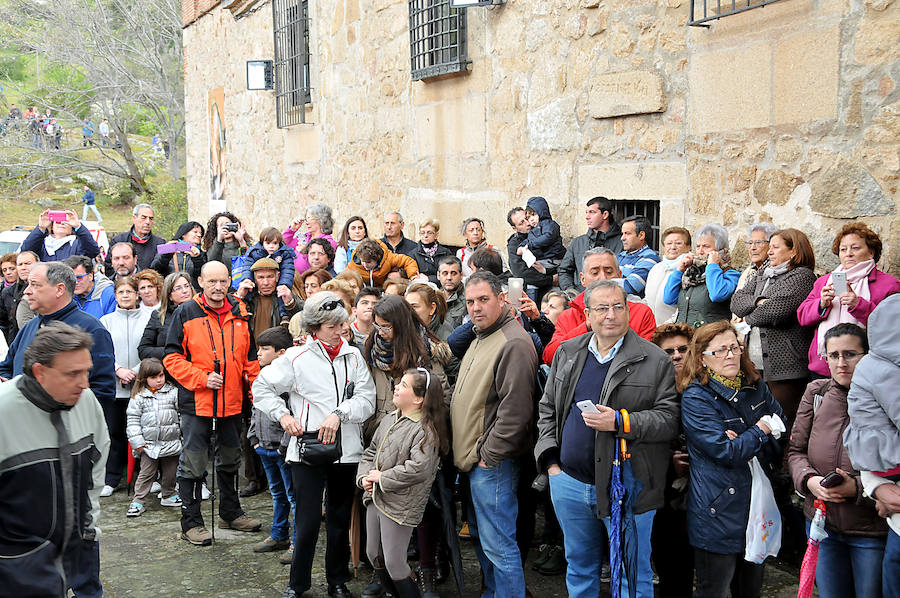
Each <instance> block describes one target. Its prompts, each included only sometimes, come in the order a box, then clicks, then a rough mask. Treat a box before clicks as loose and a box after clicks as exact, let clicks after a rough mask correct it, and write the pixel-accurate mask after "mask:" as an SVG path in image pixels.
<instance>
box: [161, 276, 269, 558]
mask: <svg viewBox="0 0 900 598" xmlns="http://www.w3.org/2000/svg"><path fill="white" fill-rule="evenodd" d="M199 280H200V286H201V287H202V288H203V292H202V293H200V294H199V295H196V296H195V297H194V298H193V299H192V300H190V301H187V302H186V303H183V304H182V305H180V306H179V307H178V309H176V310H175V313H173V314H172V316H171V318H172V323H171V324H170V325H169V335H168V337H167V339H166V356H165V358H164V359H163V364H164V365H165V367H166V371H167V372H168V373H169V375H170V376H172V378H174V379H175V381H176V382H177V383H178V410H179V412H180V413H181V434H182V437H183V438H184V450H183V451H182V452H181V459H180V461H179V463H178V491H179V495H180V496H181V501H182V507H181V531H182V533H181V537H182V538H183V539H184V540H187V541H188V542H190V543H191V544H196V545H198V546H209V545H210V544H212V534H210V532H209V530H207V529H206V527H204V525H203V516H202V515H201V513H200V506H201V492H202V481H203V476H204V475H205V472H206V467H207V465H208V462H209V453H210V449H211V448H213V449H214V451H215V452H214V454H215V455H217V456H218V458H219V462H218V463H217V464H216V474H217V482H218V486H219V496H220V498H221V500H220V502H219V516H220V518H221V519H220V521H219V527H223V528H230V529H236V530H240V531H248V532H255V531H258V530H259V528H260V527H261V525H262V523H261V522H260V521H259V520H256V519H251V518H249V517H247V515H245V514H244V511H243V510H242V509H241V503H240V499H239V498H238V492H237V472H238V467H239V465H240V462H241V442H240V435H241V408H242V405H243V402H244V395H245V392H244V388H249V386H250V384H252V383H253V381H254V380H255V379H256V376H257V375H258V374H259V361H257V359H256V344H255V342H254V340H253V334H252V331H251V330H250V315H249V313H248V311H247V306H246V305H244V303H243V302H242V301H241V300H240V299H236V298H234V297H232V296H230V295H228V287H229V285H230V284H231V277H230V276H229V274H228V268H226V267H225V265H224V264H222V263H221V262H208V263H207V264H206V265H204V266H203V269H202V270H201V271H200V279H199ZM167 323H168V322H167ZM214 417H215V418H216V424H217V426H216V439H215V440H216V442H215V445H216V446H215V447H212V446H211V444H212V424H213V418H214Z"/></svg>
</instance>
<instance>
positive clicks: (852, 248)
mask: <svg viewBox="0 0 900 598" xmlns="http://www.w3.org/2000/svg"><path fill="white" fill-rule="evenodd" d="M831 251H832V252H833V253H834V254H835V255H836V256H838V258H839V259H840V260H841V265H840V266H839V267H838V268H837V269H835V272H846V274H847V292H846V293H844V294H843V295H840V296H836V295H835V292H834V282H833V281H832V275H831V274H826V275H825V276H822V277H820V278H819V279H818V280H816V283H815V284H814V285H813V290H812V292H810V294H809V296H808V297H807V298H806V299H805V300H804V301H803V303H801V304H800V307H799V308H798V309H797V319H798V320H799V321H800V324H802V325H803V326H815V327H816V333H815V336H813V341H812V344H811V345H810V347H809V369H810V371H811V372H813V374H815V375H817V377H823V378H827V377H828V376H830V373H829V369H828V364H827V363H826V362H825V359H824V353H825V351H824V348H823V347H822V346H821V340H822V339H824V338H825V333H826V332H828V331H829V330H830V329H832V328H834V327H835V326H837V325H838V324H840V323H843V322H851V323H854V324H858V325H860V326H863V327H865V326H866V324H867V322H868V321H869V314H870V313H872V310H873V309H875V306H876V305H878V304H879V303H880V302H881V300H882V299H884V298H885V297H887V296H888V295H892V294H894V293H900V281H898V280H897V279H896V278H894V277H893V276H891V275H890V274H885V273H884V272H882V271H881V270H879V269H878V268H876V267H875V264H876V263H878V260H879V259H880V258H881V238H880V237H879V236H878V235H877V234H875V232H874V231H872V230H871V229H870V228H869V227H868V226H866V225H865V224H863V223H862V222H854V223H852V224H846V225H844V227H843V228H842V229H841V232H839V233H838V234H837V236H836V237H835V239H834V243H832V245H831Z"/></svg>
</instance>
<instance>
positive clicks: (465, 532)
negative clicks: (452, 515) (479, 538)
mask: <svg viewBox="0 0 900 598" xmlns="http://www.w3.org/2000/svg"><path fill="white" fill-rule="evenodd" d="M459 537H460V538H462V539H463V540H468V539H469V538H471V537H472V535H471V534H470V533H469V522H468V521H467V522H466V523H463V525H462V528H461V529H460V530H459Z"/></svg>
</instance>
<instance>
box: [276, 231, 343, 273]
mask: <svg viewBox="0 0 900 598" xmlns="http://www.w3.org/2000/svg"><path fill="white" fill-rule="evenodd" d="M296 234H297V233H296V232H294V229H292V228H291V227H287V228H286V229H284V232H282V233H281V237H282V238H283V239H284V244H285V245H287V246H288V247H291V248H292V249H293V250H294V251H295V252H297V257H296V258H295V259H294V266H296V268H297V275H300V274H301V273H302V272H306V271H307V270H309V260H308V259H306V254H305V253H300V251H298V250H297V246H298V245H300V242H299V240H298V239H297V237H295V236H294V235H296ZM319 236H320V237H321V238H323V239H328V242H329V243H331V248H332V249H334V250H337V241H335V240H334V239H332V238H331V235H328V234H323V235H319ZM311 240H312V235H311V234H310V233H304V235H303V245H308V244H309V242H310V241H311ZM332 266H334V264H333V263H332Z"/></svg>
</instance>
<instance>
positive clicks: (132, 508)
mask: <svg viewBox="0 0 900 598" xmlns="http://www.w3.org/2000/svg"><path fill="white" fill-rule="evenodd" d="M146 510H147V509H145V508H144V505H142V504H141V503H139V502H133V503H131V504H130V505H128V511H126V512H125V516H126V517H140V516H141V515H142V514H143V513H144V511H146Z"/></svg>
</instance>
